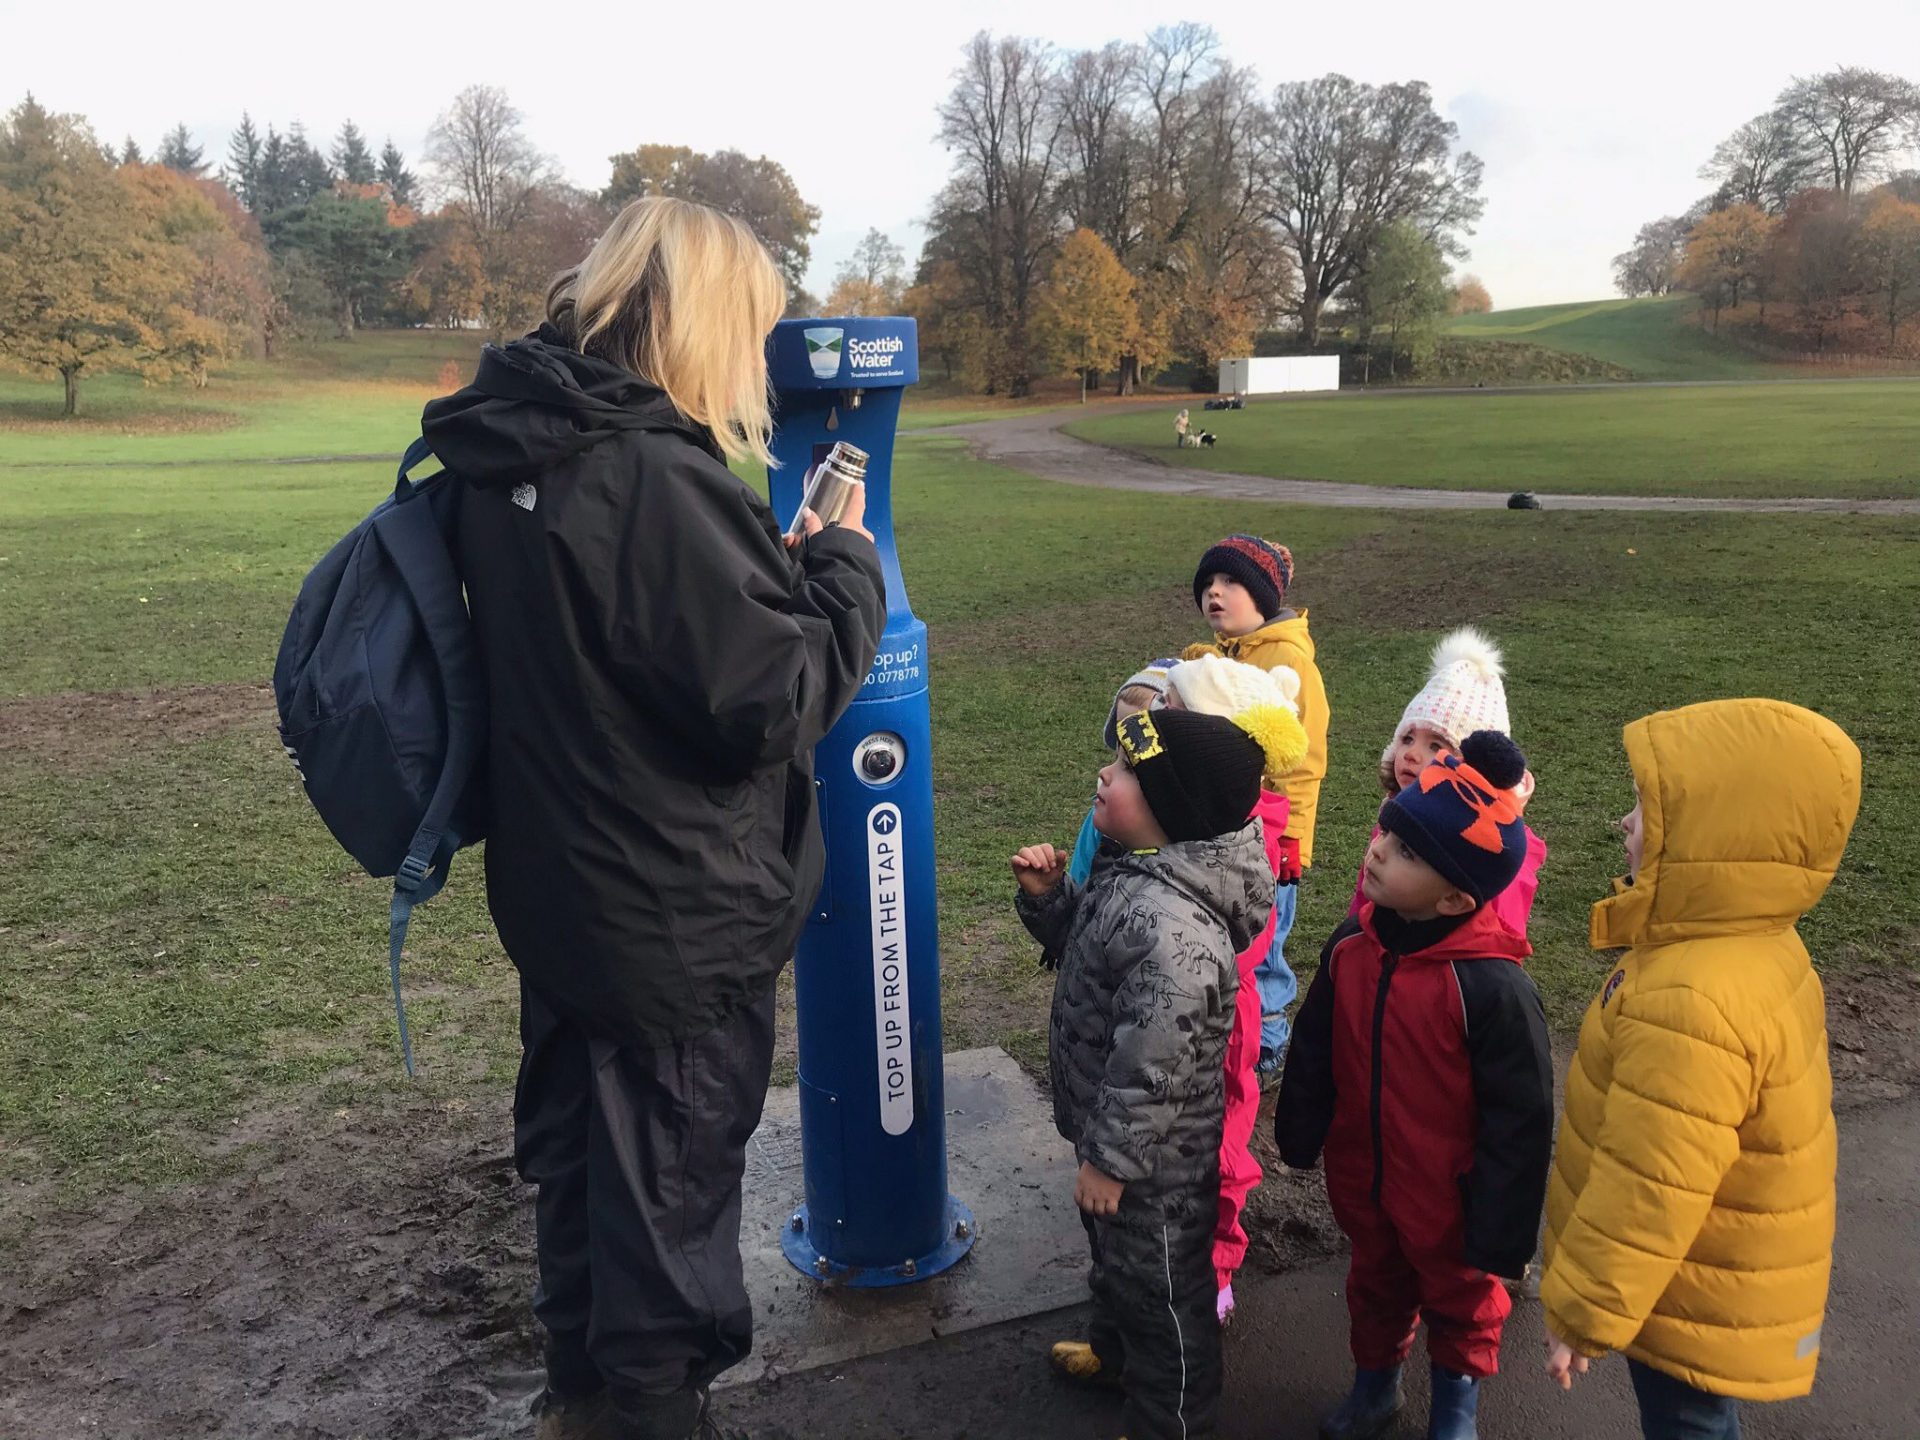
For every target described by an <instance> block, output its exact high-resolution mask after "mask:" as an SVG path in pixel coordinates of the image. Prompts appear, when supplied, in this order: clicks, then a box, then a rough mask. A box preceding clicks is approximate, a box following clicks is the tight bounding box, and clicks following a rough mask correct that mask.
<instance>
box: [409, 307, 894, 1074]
mask: <svg viewBox="0 0 1920 1440" xmlns="http://www.w3.org/2000/svg"><path fill="white" fill-rule="evenodd" d="M422 429H423V433H424V435H425V436H426V439H427V441H428V442H429V443H430V444H431V445H432V447H433V452H434V454H435V455H436V456H437V457H438V458H439V459H440V461H441V463H442V464H444V465H445V466H447V467H448V468H449V469H451V470H452V471H453V472H454V473H455V474H456V475H457V476H458V477H459V478H460V480H462V481H463V482H464V483H465V485H466V486H467V487H468V488H467V490H466V493H465V494H464V496H463V499H462V504H461V510H460V546H459V559H460V565H461V573H462V578H463V579H464V580H465V582H466V586H467V595H468V602H469V604H470V606H471V608H472V611H473V618H474V624H475V628H476V630H477V632H478V635H479V642H480V650H481V654H482V657H483V659H484V662H485V665H486V670H487V684H488V692H489V697H490V700H491V703H492V734H491V746H490V751H489V756H488V783H489V792H490V806H491V817H490V821H489V830H488V840H487V864H486V870H487V900H488V905H489V907H490V909H491V910H492V912H493V919H494V923H495V925H497V926H498V927H499V931H500V938H501V941H502V943H503V944H504V945H505V946H506V950H507V954H508V955H509V956H511V957H512V959H513V962H514V964H515V965H517V966H518V967H519V969H520V971H521V973H522V975H524V976H525V978H526V980H527V982H528V983H529V984H530V985H532V986H533V987H534V988H535V989H537V990H538V991H539V992H540V993H541V995H542V996H543V997H545V998H546V999H547V1001H548V1002H549V1003H550V1004H551V1005H553V1006H554V1007H555V1008H556V1009H557V1010H559V1011H560V1012H561V1013H562V1014H564V1015H566V1016H567V1017H569V1018H570V1019H572V1020H574V1021H576V1022H577V1023H579V1024H581V1025H583V1026H586V1027H588V1028H589V1029H591V1030H593V1031H594V1032H596V1033H599V1034H601V1035H604V1036H606V1037H608V1038H610V1039H613V1040H615V1041H618V1042H620V1043H625V1044H637V1045H657V1044H663V1043H670V1042H674V1041H678V1040H684V1039H688V1038H691V1037H693V1036H696V1035H700V1034H704V1033H706V1032H707V1031H710V1030H712V1029H713V1028H715V1027H716V1026H717V1025H719V1024H720V1023H721V1022H722V1021H723V1020H724V1019H725V1018H726V1017H728V1016H729V1015H730V1014H732V1013H733V1012H734V1011H735V1010H737V1009H738V1008H739V1007H740V1006H741V1005H743V1004H746V1003H747V1002H748V1001H750V1000H753V999H754V998H756V997H758V996H759V995H761V994H763V993H764V992H765V991H766V989H767V987H768V986H769V985H771V984H772V983H773V980H774V977H775V976H776V975H777V974H778V973H779V970H780V967H781V966H782V965H784V964H785V963H786V961H787V959H788V957H789V956H790V955H791V954H792V953H793V947H794V943H795V941H796V940H797V939H798V937H799V933H800V929H801V927H802V925H804V924H805V922H806V918H807V912H808V908H809V906H810V905H811V903H812V901H813V898H814V895H815V893H816V892H817V891H818V889H819V885H820V877H821V872H822V869H823V867H824V864H825V849H824V846H823V844H822V842H821V839H820V827H819V821H818V818H817V816H816V813H815V806H814V786H813V756H812V749H813V746H814V744H815V742H817V741H818V740H819V739H820V737H821V736H822V735H823V734H824V733H825V732H826V731H827V729H828V728H829V727H830V726H831V725H832V724H833V722H834V721H835V720H836V719H838V718H839V716H840V714H841V712H842V711H844V710H845V709H846V707H847V706H848V705H849V704H850V703H851V702H852V700H853V699H854V697H855V696H856V695H857V694H858V693H859V690H860V686H861V683H862V681H863V680H864V679H865V678H866V675H867V671H868V669H869V667H870V666H871V665H872V663H873V657H874V652H875V651H876V649H877V648H878V646H879V641H880V632H881V629H882V626H883V625H884V623H885V611H886V607H885V603H884V598H883V581H882V579H881V574H880V562H879V556H878V553H877V552H876V551H875V549H874V547H873V544H872V542H871V541H869V540H867V539H865V538H864V537H862V536H860V535H857V534H854V533H853V532H851V531H848V530H841V529H831V530H827V531H824V532H822V533H821V534H819V535H816V536H814V537H812V538H811V539H810V540H808V541H807V542H806V543H805V545H804V546H803V547H802V549H801V550H800V551H799V552H798V553H790V552H788V551H787V550H786V549H785V548H784V547H783V546H782V545H781V542H780V535H779V531H778V527H777V526H776V524H775V522H774V518H773V513H772V511H771V510H770V509H769V508H768V506H767V504H766V503H765V502H764V501H763V500H761V499H760V497H759V496H758V495H756V494H755V493H754V492H753V491H752V490H750V489H749V488H748V487H747V486H746V485H744V484H743V483H741V481H740V480H738V479H737V478H736V477H735V476H734V475H733V474H732V473H730V472H729V471H728V469H727V467H726V465H725V464H724V463H723V462H722V460H721V457H720V453H719V451H718V449H717V448H716V447H715V446H714V444H713V439H712V436H711V435H710V434H709V433H708V432H707V431H706V430H705V429H704V427H702V426H700V425H697V424H695V423H694V422H692V421H690V420H688V419H686V418H685V417H684V416H682V415H681V414H680V413H679V411H678V410H676V409H675V408H674V406H673V405H672V403H671V402H670V401H669V400H668V399H667V397H666V395H665V394H664V393H663V392H661V391H660V390H657V389H655V388H653V387H652V386H650V385H648V384H647V383H646V382H645V381H643V380H641V379H639V378H638V377H636V376H634V375H633V374H631V373H629V372H627V371H625V370H622V369H620V368H619V367H617V366H615V365H612V364H609V363H607V362H604V361H601V360H598V359H595V358H593V357H590V356H586V355H582V354H581V353H580V352H578V351H576V350H574V349H572V348H571V347H570V346H569V345H568V344H567V343H566V340H565V337H564V336H563V335H561V334H560V333H559V332H558V331H556V330H554V329H553V328H552V327H550V326H549V327H543V328H542V329H541V330H540V331H539V332H538V333H537V334H536V335H534V336H532V337H529V338H527V339H525V340H520V341H516V342H515V343H513V344H511V345H508V346H506V347H505V348H504V349H503V348H499V347H494V346H489V347H488V348H487V349H486V351H485V353H484V354H483V355H482V357H481V361H480V367H479V371H478V373H477V374H476V375H475V377H474V382H473V384H472V385H470V386H468V387H467V388H466V389H464V390H461V391H459V392H458V393H456V394H453V395H449V396H447V397H445V398H443V399H439V400H435V401H433V402H431V403H430V404H429V405H428V406H427V408H426V413H425V416H424V417H423V421H422Z"/></svg>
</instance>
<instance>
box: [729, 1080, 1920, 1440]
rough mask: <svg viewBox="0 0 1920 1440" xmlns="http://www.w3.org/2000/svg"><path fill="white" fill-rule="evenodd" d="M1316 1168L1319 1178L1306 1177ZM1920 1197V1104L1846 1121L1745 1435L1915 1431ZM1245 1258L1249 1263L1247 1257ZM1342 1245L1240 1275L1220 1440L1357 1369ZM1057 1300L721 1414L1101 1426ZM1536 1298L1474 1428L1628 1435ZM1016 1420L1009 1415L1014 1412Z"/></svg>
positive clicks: (1623, 1384)
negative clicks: (1809, 1336)
mask: <svg viewBox="0 0 1920 1440" xmlns="http://www.w3.org/2000/svg"><path fill="white" fill-rule="evenodd" d="M1314 1178H1316V1179H1317V1178H1318V1177H1314ZM1916 1206H1920V1101H1914V1100H1908V1101H1907V1102H1905V1103H1903V1104H1898V1105H1883V1106H1879V1107H1876V1108H1871V1109H1866V1110H1857V1111H1852V1112H1849V1113H1847V1114H1843V1115H1842V1116H1841V1118H1840V1242H1839V1247H1838V1250H1837V1252H1836V1263H1835V1269H1834V1283H1833V1303H1832V1306H1831V1308H1830V1309H1829V1311H1828V1314H1827V1326H1826V1345H1825V1347H1824V1348H1823V1351H1822V1355H1821V1366H1820V1378H1819V1381H1818V1384H1817V1387H1816V1389H1815V1391H1814V1393H1813V1395H1812V1396H1811V1397H1810V1398H1808V1399H1805V1400H1795V1401H1790V1402H1787V1403H1785V1404H1778V1405H1750V1406H1748V1407H1746V1411H1745V1413H1744V1414H1743V1415H1742V1417H1741V1433H1742V1434H1743V1435H1746V1436H1748V1437H1749V1440H1866V1437H1876V1440H1893V1437H1911V1436H1914V1435H1920V1390H1916V1389H1915V1387H1914V1386H1913V1385H1912V1384H1910V1383H1908V1382H1907V1379H1906V1377H1905V1373H1904V1369H1903V1367H1904V1365H1905V1364H1906V1363H1907V1356H1908V1353H1909V1350H1910V1348H1911V1345H1910V1341H1911V1336H1912V1334H1913V1330H1914V1327H1915V1325H1916V1324H1920V1271H1917V1270H1916V1268H1915V1264H1914V1250H1915V1233H1914V1225H1913V1214H1914V1210H1915V1208H1916ZM1243 1273H1244V1272H1243ZM1345 1278H1346V1277H1345V1265H1344V1263H1343V1262H1341V1261H1338V1260H1335V1261H1330V1262H1321V1263H1319V1264H1316V1265H1313V1266H1311V1267H1308V1268H1305V1269H1299V1270H1294V1271H1291V1272H1288V1273H1286V1274H1280V1275H1258V1274H1251V1275H1247V1276H1246V1278H1244V1279H1243V1280H1242V1282H1241V1283H1239V1284H1237V1285H1236V1286H1235V1287H1234V1288H1235V1290H1236V1292H1237V1294H1238V1297H1239V1300H1240V1310H1239V1313H1238V1315H1237V1316H1236V1317H1235V1321H1234V1324H1233V1326H1232V1327H1231V1328H1230V1329H1229V1330H1228V1332H1227V1334H1226V1337H1225V1349H1226V1361H1227V1378H1226V1391H1225V1396H1224V1399H1223V1403H1222V1406H1221V1424H1220V1430H1219V1435H1220V1440H1311V1437H1313V1436H1315V1435H1316V1434H1318V1421H1319V1417H1320V1415H1322V1414H1323V1413H1325V1412H1326V1411H1327V1410H1329V1409H1331V1408H1332V1407H1333V1406H1334V1404H1336V1403H1337V1402H1338V1400H1339V1398H1340V1396H1341V1394H1342V1393H1344V1390H1345V1387H1346V1383H1347V1380H1348V1378H1349V1376H1350V1375H1351V1373H1352V1371H1351V1364H1352V1362H1351V1361H1350V1360H1349V1358H1348V1356H1347V1347H1346V1336H1347V1318H1346V1306H1345V1301H1344V1299H1343V1287H1344V1283H1345ZM1084 1321H1085V1316H1084V1314H1083V1312H1081V1311H1077V1310H1076V1311H1066V1312H1062V1313H1059V1314H1055V1315H1050V1316H1040V1317H1037V1318H1035V1319H1033V1320H1025V1321H1018V1322H1015V1323H1013V1324H1010V1325H1002V1326H998V1327H995V1328H993V1329H989V1330H979V1331H974V1332H972V1333H970V1334H967V1335H962V1336H957V1337H954V1338H952V1339H949V1340H942V1341H937V1342H934V1343H932V1344H927V1345H921V1346H918V1347H916V1348H914V1349H911V1350H901V1351H896V1352H894V1353H893V1354H890V1355H882V1356H877V1357H875V1358H873V1359H871V1360H863V1361H858V1362H855V1363H854V1364H851V1365H844V1366H835V1367H829V1368H827V1369H825V1370H820V1371H815V1372H813V1373H811V1374H807V1375H797V1376H792V1377H789V1378H788V1379H786V1380H783V1381H780V1382H777V1383H771V1384H766V1385H762V1386H760V1387H757V1389H756V1391H755V1392H754V1393H751V1394H741V1395H735V1394H729V1395H728V1396H727V1397H726V1400H727V1409H726V1413H725V1417H724V1418H725V1420H726V1422H727V1423H728V1424H730V1425H735V1426H742V1427H744V1433H746V1434H748V1435H751V1436H752V1437H753V1440H782V1437H788V1440H814V1437H826V1436H832V1437H834V1440H899V1437H902V1436H911V1437H913V1440H975V1437H984V1436H1002V1435H1006V1436H1015V1435H1017V1436H1020V1437H1022V1440H1026V1437H1041V1436H1044V1437H1049V1440H1110V1437H1112V1436H1113V1435H1116V1434H1118V1433H1119V1422H1120V1407H1119V1404H1118V1403H1117V1401H1116V1400H1115V1399H1114V1398H1113V1397H1111V1396H1108V1395H1089V1394H1088V1393H1087V1392H1085V1391H1082V1390H1077V1389H1074V1388H1072V1387H1071V1386H1068V1385H1066V1384H1064V1383H1060V1382H1056V1381H1054V1380H1053V1379H1052V1377H1051V1376H1050V1375H1049V1374H1048V1373H1047V1368H1046V1362H1045V1360H1044V1358H1043V1357H1044V1356H1045V1353H1046V1346H1047V1343H1048V1342H1049V1341H1052V1340H1056V1339H1062V1338H1070V1337H1072V1336H1074V1335H1076V1334H1077V1333H1079V1327H1080V1326H1081V1325H1082V1324H1084ZM1541 1334H1542V1328H1541V1319H1540V1307H1539V1305H1538V1304H1537V1303H1535V1302H1531V1301H1523V1302H1521V1303H1520V1304H1518V1305H1517V1306H1516V1307H1515V1309H1514V1313H1513V1318H1512V1319H1511V1320H1510V1321H1509V1322H1508V1325H1507V1331H1506V1339H1505V1344H1504V1346H1503V1348H1502V1355H1501V1369H1502V1374H1501V1375H1500V1376H1499V1377H1497V1378H1496V1379H1494V1380H1492V1381H1489V1382H1488V1384H1487V1388H1486V1395H1485V1399H1484V1401H1483V1403H1482V1405H1481V1410H1480V1416H1481V1418H1480V1434H1481V1435H1482V1436H1483V1437H1484V1440H1543V1437H1548V1436H1551V1437H1554V1440H1629V1437H1633V1436H1637V1435H1639V1433H1640V1429H1639V1426H1638V1425H1637V1424H1635V1423H1634V1409H1633V1401H1632V1396H1631V1391H1630V1389H1629V1387H1628V1384H1627V1374H1626V1367H1625V1365H1624V1364H1623V1363H1622V1362H1621V1361H1620V1360H1619V1359H1618V1358H1614V1359H1611V1360H1607V1361H1603V1362H1602V1363H1601V1364H1600V1365H1598V1366H1597V1367H1596V1368H1595V1373H1593V1374H1592V1375H1590V1376H1589V1377H1588V1378H1587V1379H1586V1380H1584V1381H1582V1382H1581V1384H1580V1386H1579V1388H1578V1389H1577V1390H1576V1391H1575V1393H1574V1394H1572V1395H1570V1396H1569V1395H1562V1394H1560V1392H1559V1391H1557V1390H1556V1389H1554V1388H1553V1386H1552V1385H1551V1384H1550V1383H1549V1382H1548V1381H1547V1379H1546V1377H1545V1375H1544V1374H1543V1373H1542V1371H1541V1367H1540V1337H1541ZM1425 1360H1426V1357H1425V1353H1424V1351H1417V1352H1416V1354H1415V1357H1414V1363H1413V1364H1411V1365H1409V1367H1408V1371H1409V1375H1408V1385H1407V1392H1408V1395H1407V1400H1408V1403H1407V1414H1406V1416H1405V1417H1404V1418H1403V1419H1402V1420H1401V1422H1400V1424H1399V1426H1398V1427H1397V1428H1396V1429H1395V1430H1394V1431H1393V1432H1392V1433H1393V1434H1394V1435H1395V1436H1396V1437H1412V1436H1415V1435H1418V1434H1420V1433H1421V1429H1420V1426H1421V1422H1422V1421H1423V1420H1424V1418H1425V1414H1426V1394H1427V1383H1426V1364H1425ZM1012 1417H1017V1418H1012Z"/></svg>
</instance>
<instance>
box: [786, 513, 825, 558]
mask: <svg viewBox="0 0 1920 1440" xmlns="http://www.w3.org/2000/svg"><path fill="white" fill-rule="evenodd" d="M825 528H826V527H825V526H823V525H822V524H821V523H820V517H819V516H818V515H816V514H814V513H813V511H811V510H802V511H801V512H800V528H799V529H798V530H796V531H794V532H793V534H791V535H789V536H787V537H786V545H787V549H789V550H798V549H799V548H800V544H801V542H802V541H803V540H805V539H806V538H807V536H809V535H818V534H819V533H820V532H821V531H822V530H823V529H825Z"/></svg>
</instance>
